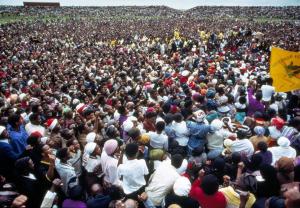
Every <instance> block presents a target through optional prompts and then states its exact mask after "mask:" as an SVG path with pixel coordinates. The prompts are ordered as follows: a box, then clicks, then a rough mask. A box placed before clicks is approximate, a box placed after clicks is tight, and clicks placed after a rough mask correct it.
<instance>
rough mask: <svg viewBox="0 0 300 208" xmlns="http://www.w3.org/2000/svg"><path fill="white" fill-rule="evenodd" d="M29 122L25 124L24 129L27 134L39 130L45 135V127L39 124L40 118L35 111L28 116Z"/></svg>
mask: <svg viewBox="0 0 300 208" xmlns="http://www.w3.org/2000/svg"><path fill="white" fill-rule="evenodd" d="M29 121H30V122H29V123H28V124H26V125H25V130H26V132H27V134H28V135H31V134H32V133H33V132H36V131H37V132H39V133H40V134H41V135H42V136H45V127H43V126H41V125H40V123H41V118H40V115H39V114H37V113H32V114H31V115H30V116H29Z"/></svg>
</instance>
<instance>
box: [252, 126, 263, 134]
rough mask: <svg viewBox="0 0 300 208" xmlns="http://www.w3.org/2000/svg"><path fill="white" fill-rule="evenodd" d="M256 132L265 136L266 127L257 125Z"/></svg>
mask: <svg viewBox="0 0 300 208" xmlns="http://www.w3.org/2000/svg"><path fill="white" fill-rule="evenodd" d="M254 132H255V133H256V134H257V135H258V136H263V135H264V134H265V128H264V127H261V126H256V127H255V128H254Z"/></svg>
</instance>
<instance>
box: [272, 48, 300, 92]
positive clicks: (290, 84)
mask: <svg viewBox="0 0 300 208" xmlns="http://www.w3.org/2000/svg"><path fill="white" fill-rule="evenodd" d="M270 75H271V77H272V79H273V86H274V87H275V91H276V92H289V91H292V90H298V89H300V53H299V52H292V51H287V50H283V49H281V48H276V47H272V51H271V63H270Z"/></svg>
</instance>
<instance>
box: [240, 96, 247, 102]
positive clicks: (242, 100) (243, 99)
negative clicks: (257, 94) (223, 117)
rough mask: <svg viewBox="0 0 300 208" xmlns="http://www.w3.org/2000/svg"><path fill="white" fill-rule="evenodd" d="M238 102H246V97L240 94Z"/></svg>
mask: <svg viewBox="0 0 300 208" xmlns="http://www.w3.org/2000/svg"><path fill="white" fill-rule="evenodd" d="M239 102H240V103H241V104H245V103H247V99H246V97H245V96H241V97H240V98H239Z"/></svg>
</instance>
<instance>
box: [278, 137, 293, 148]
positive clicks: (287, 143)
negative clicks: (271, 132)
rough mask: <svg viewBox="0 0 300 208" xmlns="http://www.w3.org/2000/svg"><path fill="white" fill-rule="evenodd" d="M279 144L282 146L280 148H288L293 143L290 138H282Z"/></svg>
mask: <svg viewBox="0 0 300 208" xmlns="http://www.w3.org/2000/svg"><path fill="white" fill-rule="evenodd" d="M277 144H278V145H279V146H280V147H288V146H290V144H291V142H290V140H289V139H288V138H286V137H280V138H279V139H278V140H277Z"/></svg>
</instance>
